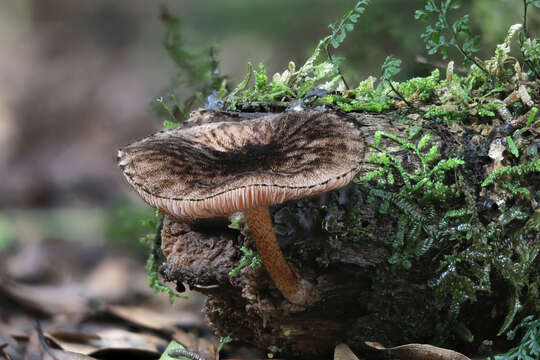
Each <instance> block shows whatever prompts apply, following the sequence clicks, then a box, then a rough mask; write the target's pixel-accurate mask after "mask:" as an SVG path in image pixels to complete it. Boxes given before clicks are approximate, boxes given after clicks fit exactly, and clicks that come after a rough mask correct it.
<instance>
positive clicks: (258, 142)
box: [118, 112, 365, 218]
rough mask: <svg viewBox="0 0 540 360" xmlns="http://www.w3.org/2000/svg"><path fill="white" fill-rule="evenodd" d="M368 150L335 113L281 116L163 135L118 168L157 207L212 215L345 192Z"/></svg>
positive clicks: (183, 214)
mask: <svg viewBox="0 0 540 360" xmlns="http://www.w3.org/2000/svg"><path fill="white" fill-rule="evenodd" d="M364 149H365V142H364V138H363V136H362V133H361V132H360V131H359V130H358V129H357V128H355V127H354V126H353V125H352V124H351V123H349V122H346V121H344V120H343V119H341V118H340V117H338V116H336V115H333V114H328V113H319V112H300V113H282V114H276V115H268V116H264V117H260V118H257V119H253V120H245V121H240V122H217V123H210V124H203V125H199V126H194V127H190V128H177V129H172V130H167V131H162V132H159V133H157V134H154V135H152V136H149V137H147V138H144V139H142V140H140V141H137V142H135V143H133V144H131V145H128V146H127V147H125V148H123V149H121V150H120V151H119V152H118V164H119V166H120V168H121V169H122V171H123V173H124V175H125V177H126V179H127V181H128V182H129V183H130V184H131V186H133V188H134V189H135V190H136V191H137V192H138V193H139V195H140V196H141V197H142V198H143V199H144V200H145V201H146V202H147V203H149V204H150V205H151V206H153V207H155V208H157V209H159V210H161V211H163V212H165V213H167V214H170V215H173V216H176V217H180V218H209V217H217V216H226V215H229V214H231V213H234V212H237V211H242V210H245V209H247V208H253V207H259V206H269V205H274V204H278V203H282V202H285V201H288V200H294V199H300V198H304V197H308V196H312V195H317V194H320V193H323V192H326V191H330V190H334V189H337V188H340V187H343V186H345V185H346V184H348V183H349V182H350V181H351V180H352V178H353V177H354V176H355V175H356V173H357V172H358V170H359V162H360V159H361V158H362V154H363V151H364Z"/></svg>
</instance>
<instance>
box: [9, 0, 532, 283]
mask: <svg viewBox="0 0 540 360" xmlns="http://www.w3.org/2000/svg"><path fill="white" fill-rule="evenodd" d="M462 3H463V6H462V8H461V9H460V10H459V11H458V12H457V14H458V15H460V16H461V15H462V14H463V13H466V12H468V13H470V14H471V23H472V29H473V32H474V33H478V34H481V36H482V51H483V53H481V54H480V55H479V56H480V57H487V56H491V54H492V51H493V49H494V47H495V45H496V44H497V42H501V41H502V39H503V38H504V35H505V33H506V30H507V29H508V27H509V26H510V25H511V24H514V23H518V22H521V16H522V1H521V0H474V1H463V2H462ZM160 4H162V6H165V7H166V8H167V9H168V11H169V13H170V14H172V15H174V16H177V17H178V18H179V19H180V21H181V26H182V28H181V29H182V36H183V41H184V42H185V44H186V46H187V47H189V48H192V49H198V50H200V51H208V52H210V50H209V49H210V48H212V49H214V53H215V57H216V59H217V60H218V61H219V63H220V66H219V69H220V71H221V74H222V75H228V76H229V85H230V86H231V87H234V86H235V85H236V84H237V83H238V82H239V81H240V80H241V79H242V77H243V76H244V74H245V72H246V69H247V62H248V61H252V62H253V63H254V64H257V63H259V62H263V63H264V64H265V65H266V68H267V70H268V73H269V74H273V73H274V72H277V71H283V70H284V69H285V68H286V67H287V64H288V62H289V60H293V61H295V62H296V63H297V64H299V65H301V64H302V63H303V62H304V61H305V59H306V58H307V57H308V56H309V55H310V54H311V52H312V51H313V48H314V46H315V45H316V44H317V42H318V40H319V39H321V38H323V37H325V36H326V35H327V34H328V33H329V29H328V24H329V23H331V22H335V21H338V20H339V19H340V18H341V17H342V15H343V14H344V13H345V12H346V11H348V10H349V9H350V8H352V6H353V5H354V4H355V1H353V0H335V1H326V0H294V1H291V0H274V1H263V0H228V1H218V0H207V1H188V0H175V1H173V0H167V1H161V3H158V2H154V1H146V0H130V1H125V0H124V1H110V0H108V1H105V0H93V1H87V2H80V1H70V0H48V1H43V0H17V1H10V0H1V1H0V44H1V46H2V51H0V251H4V253H5V254H14V252H16V251H20V250H21V248H22V247H24V246H23V245H21V243H22V244H25V243H27V242H29V243H32V244H35V243H41V242H43V241H67V242H76V243H79V244H85V246H87V244H93V245H94V246H103V245H105V244H113V245H114V246H118V247H120V248H122V249H126V250H125V251H135V255H134V256H135V258H137V259H138V258H140V259H141V261H142V259H143V258H144V256H143V254H142V253H141V252H137V251H138V250H136V249H138V245H137V244H138V242H137V241H136V238H137V237H138V236H139V235H140V234H141V233H143V232H144V231H145V230H144V229H143V228H142V227H141V226H140V220H141V219H143V218H145V217H147V216H149V215H150V214H151V213H152V211H151V209H149V208H148V207H147V206H145V205H144V203H143V202H142V201H141V200H139V198H138V197H137V196H136V195H135V193H134V192H133V191H131V189H130V188H129V187H128V186H127V184H126V183H125V182H124V180H123V178H122V177H121V174H120V171H119V169H118V168H117V166H116V163H115V155H116V150H117V148H118V147H120V146H122V145H124V144H127V143H129V142H131V141H134V140H136V139H138V138H140V137H142V136H145V135H148V134H150V133H152V132H154V131H156V130H158V129H160V128H161V123H162V120H160V119H157V118H156V117H155V116H154V115H152V113H151V111H150V110H149V109H150V104H151V103H152V102H155V100H156V99H157V98H158V97H159V96H165V95H167V94H168V91H169V89H170V88H172V87H174V88H175V89H176V90H175V91H177V95H178V96H179V97H181V98H182V97H184V98H185V97H188V96H190V95H191V94H190V93H189V91H190V89H189V88H185V89H182V88H179V87H178V85H177V84H174V85H173V80H172V79H173V78H174V74H175V73H176V72H178V69H177V68H175V65H174V63H173V62H172V61H171V60H170V59H169V58H168V56H167V52H166V51H165V49H164V47H163V39H164V34H165V32H164V27H163V24H162V23H161V21H160ZM424 4H425V1H423V0H409V1H402V0H374V1H372V4H371V5H370V6H369V7H368V8H367V10H366V12H365V14H364V15H363V16H362V17H361V18H360V21H359V23H358V25H357V27H356V29H355V31H354V32H353V33H352V34H351V35H350V36H349V37H348V38H347V39H346V41H345V43H344V44H343V45H342V46H341V47H340V48H339V49H338V51H337V52H336V55H338V56H344V57H346V59H345V60H344V63H343V65H342V70H343V73H344V75H345V77H346V78H347V80H348V81H349V83H350V84H352V85H354V86H355V85H356V84H357V83H358V81H360V80H362V79H364V78H366V77H367V76H369V75H375V76H377V75H378V74H379V69H380V65H381V64H382V62H383V61H384V58H385V57H386V56H387V55H394V56H396V57H399V58H401V59H402V60H403V67H402V72H401V74H400V75H399V77H401V78H402V79H405V78H408V77H410V76H419V75H426V74H428V73H429V72H430V71H431V70H432V69H433V65H429V64H428V65H426V64H422V63H421V62H419V60H418V56H419V55H420V56H423V57H425V58H426V59H427V62H428V63H432V64H434V63H436V62H437V61H439V60H440V59H439V58H437V57H429V56H428V55H427V54H426V51H425V50H424V43H423V41H422V40H421V39H420V34H421V32H422V31H423V29H424V26H425V25H424V24H422V23H420V22H418V21H416V20H414V11H415V10H416V9H420V8H423V6H424ZM539 24H540V14H539V11H538V10H537V9H536V8H532V9H531V11H530V13H529V26H530V28H529V30H530V31H531V32H532V33H533V35H538V33H539V31H538V30H539V29H538V26H539ZM456 59H457V58H456ZM133 249H135V250H133ZM35 252H36V251H35V250H34V253H35ZM137 254H139V255H137ZM0 255H1V253H0ZM28 256H30V255H28ZM33 256H34V257H30V258H24V257H23V259H26V260H24V261H29V260H28V259H34V260H32V261H37V260H36V259H38V258H39V256H38V255H36V254H34V255H33ZM6 258H12V257H11V256H6V257H4V259H6ZM21 261H23V260H21ZM24 261H23V264H24ZM0 265H1V264H0ZM20 266H21V267H22V268H24V266H23V265H20ZM16 269H19V270H17V271H11V273H12V274H11V275H12V276H19V277H20V276H21V272H20V271H22V270H21V269H20V268H16ZM4 270H5V269H4Z"/></svg>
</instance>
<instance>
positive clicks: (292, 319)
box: [161, 110, 540, 356]
mask: <svg viewBox="0 0 540 360" xmlns="http://www.w3.org/2000/svg"><path fill="white" fill-rule="evenodd" d="M261 115H262V114H260V113H232V112H220V111H211V110H202V111H199V112H197V113H195V114H193V115H192V117H191V119H190V120H189V122H190V123H192V124H199V123H205V122H214V121H238V120H243V119H245V118H250V117H257V116H261ZM342 116H344V117H348V118H349V119H354V123H355V124H356V126H357V127H358V128H359V129H360V130H361V131H362V132H363V133H364V134H365V139H366V142H367V144H368V145H369V146H368V148H367V150H366V152H365V153H364V154H363V159H361V160H362V162H363V168H362V171H361V173H360V174H359V175H358V177H360V178H361V177H362V176H366V175H367V174H372V175H373V171H375V170H377V169H380V168H381V167H382V166H383V165H381V158H380V156H381V154H386V155H385V156H386V157H387V158H391V159H392V160H391V161H394V164H393V165H392V166H393V169H394V170H395V168H396V166H397V167H399V166H401V167H402V170H399V169H398V170H395V171H394V172H392V171H387V172H382V173H381V174H383V177H381V176H379V180H377V179H376V178H375V176H373V177H371V176H370V177H367V178H364V179H365V183H366V184H372V185H370V186H368V187H366V186H364V187H362V183H360V184H358V183H353V184H351V185H349V186H348V187H346V188H343V189H340V190H336V191H332V192H329V193H326V194H323V195H320V196H317V197H313V198H308V199H303V200H299V201H294V202H288V203H286V204H282V205H279V206H274V207H272V208H271V213H272V216H273V222H274V230H275V232H276V234H277V235H278V239H279V242H280V246H281V247H282V249H283V250H284V253H285V254H286V257H287V258H288V260H289V261H290V262H291V263H292V264H294V266H295V267H296V268H297V269H298V270H299V272H300V273H301V274H302V276H303V277H304V278H306V279H308V280H311V281H313V282H314V283H315V284H316V286H317V288H318V289H319V290H320V292H321V294H322V299H321V301H319V302H318V303H316V304H314V305H312V306H310V307H302V306H298V305H294V304H292V303H290V302H288V301H287V300H285V299H284V298H283V296H282V295H281V294H280V292H279V291H278V290H277V289H276V288H275V286H274V284H273V283H272V281H271V279H270V278H269V277H268V275H267V273H266V271H265V269H264V266H259V267H255V266H251V265H249V264H248V265H247V266H244V267H243V268H239V267H238V265H239V263H240V261H241V259H242V258H245V253H246V249H254V247H253V245H252V244H251V241H250V239H249V236H247V234H246V232H245V231H241V230H237V229H233V228H231V227H230V219H214V220H212V221H195V222H192V223H188V222H182V221H179V220H178V219H175V218H173V217H171V216H165V218H164V224H163V230H162V232H161V248H162V250H163V252H164V254H165V256H166V259H167V261H166V262H165V263H164V264H163V265H162V266H161V273H162V275H163V276H164V278H165V279H166V280H168V281H173V282H176V283H177V284H178V287H179V288H182V287H183V285H182V284H185V285H188V286H189V287H190V288H191V289H194V290H196V291H199V292H201V293H204V294H205V295H207V300H206V304H205V307H204V310H203V311H204V313H205V314H206V316H207V318H208V320H209V322H210V325H211V327H212V328H213V329H214V330H215V332H216V334H217V335H218V336H230V337H231V338H233V339H235V340H239V341H243V342H247V343H250V344H254V345H256V346H258V347H260V348H262V349H265V350H266V351H267V352H271V353H277V354H281V355H284V356H314V355H316V356H322V355H325V356H327V355H328V354H330V353H331V352H332V351H333V348H334V346H335V345H336V344H337V343H339V342H345V343H347V344H348V345H349V346H350V347H351V348H353V349H354V350H356V351H357V352H367V351H369V350H368V349H367V347H365V345H364V341H378V342H381V343H383V344H384V345H386V346H396V345H401V344H404V343H409V342H415V343H431V344H434V345H443V346H454V347H457V348H459V349H461V350H462V351H465V352H467V351H475V350H476V349H477V348H478V346H479V345H480V344H481V342H482V341H483V340H485V339H489V340H497V339H502V337H497V334H498V332H499V331H500V330H502V328H504V327H506V328H508V326H509V325H510V324H511V323H515V321H517V319H518V318H520V317H523V316H525V315H527V314H538V312H539V311H540V301H539V300H538V287H539V282H540V281H539V280H538V278H539V277H540V276H539V275H540V261H539V258H540V256H539V257H537V256H536V255H537V254H538V252H536V253H533V250H534V249H537V248H538V247H539V243H540V239H539V235H538V227H539V224H540V219H539V218H540V210H539V208H538V199H537V198H536V197H537V196H538V194H535V193H534V191H535V190H536V191H538V189H539V188H540V187H539V183H540V180H539V179H538V177H539V176H538V173H537V172H533V173H532V175H531V176H530V177H529V178H528V179H527V180H526V182H527V184H526V185H528V186H529V188H530V189H532V190H533V194H532V196H531V197H529V199H528V200H526V203H527V204H530V207H528V208H525V209H523V208H520V211H521V216H516V217H515V218H514V219H510V220H508V219H507V220H504V219H501V217H504V216H509V215H507V211H506V209H509V208H511V207H512V206H514V207H515V206H516V205H517V204H518V202H520V201H522V199H521V200H520V199H516V198H515V197H512V196H510V195H507V194H506V193H505V194H506V195H503V194H502V193H498V191H499V188H498V187H497V185H496V184H495V185H493V184H492V185H491V189H489V187H486V186H484V187H482V186H481V183H482V181H484V179H485V178H486V177H487V175H488V174H489V173H490V172H491V171H493V169H495V168H497V166H498V167H500V166H501V164H502V165H505V161H506V160H505V159H504V158H505V156H506V155H507V154H506V153H505V152H504V151H500V153H498V154H497V156H495V155H493V153H494V152H496V149H497V144H498V143H500V140H501V138H504V137H505V136H506V133H504V132H501V130H504V129H502V128H501V127H497V126H494V127H493V128H492V129H491V131H490V132H487V133H486V132H485V131H484V133H482V132H481V131H476V130H477V129H476V130H474V129H473V128H472V127H467V126H460V127H459V129H458V128H457V127H456V126H441V125H440V124H438V123H435V122H428V121H425V120H423V119H422V117H421V116H419V115H409V116H401V115H400V116H398V115H397V113H389V114H365V113H349V114H342ZM502 126H503V127H504V126H505V125H502ZM428 132H429V133H430V138H429V146H427V147H426V149H425V150H422V149H420V150H422V153H424V154H426V153H427V152H428V150H430V149H435V151H436V152H437V154H438V159H439V160H440V159H448V158H450V157H456V158H460V159H462V160H463V162H464V164H463V165H462V166H460V167H459V169H457V168H456V167H449V168H448V169H447V170H445V172H444V176H443V177H442V178H441V177H440V176H439V178H438V179H430V178H429V176H432V175H426V177H428V179H427V180H425V182H430V181H432V180H433V182H435V181H439V182H440V183H441V184H444V185H445V186H447V187H446V188H444V189H445V191H452V192H453V195H452V196H447V197H444V196H446V195H444V194H443V195H440V196H439V197H437V196H436V195H433V196H432V197H431V198H429V199H431V200H429V199H428V200H426V199H424V198H422V199H423V200H422V201H420V200H418V202H417V201H416V200H415V199H414V196H415V195H414V194H415V193H414V192H413V191H412V190H411V192H409V193H405V192H403V191H402V189H403V188H404V186H406V185H407V184H406V182H407V181H408V180H407V179H404V177H403V176H400V171H404V172H407V173H410V174H414V173H415V171H416V170H417V169H419V168H421V167H424V170H426V169H425V168H426V167H427V168H428V170H429V169H433V167H435V164H437V162H436V161H435V162H433V165H428V164H425V163H423V160H422V159H421V158H420V157H419V156H417V154H416V153H415V152H416V151H417V150H419V148H418V146H416V148H411V147H410V146H407V145H405V143H407V142H409V141H410V142H411V143H414V144H417V145H419V141H422V140H419V139H420V138H422V137H423V135H425V134H426V133H428ZM381 133H384V134H385V135H384V136H382V137H381V136H380V134H381ZM377 134H379V135H377ZM526 135H527V134H526ZM528 135H529V140H528V141H529V144H531V143H532V144H536V145H538V136H536V135H535V134H528ZM393 137H394V139H392V138H393ZM395 139H401V140H403V141H401V140H400V141H401V142H400V141H396V140H395ZM531 139H532V140H531ZM494 149H495V150H494ZM499 155H500V156H499ZM377 159H379V160H377ZM396 161H397V162H398V163H399V164H397V163H395V162H396ZM496 162H499V164H498V165H497V164H495V163H496ZM388 166H389V167H390V165H388ZM417 172H418V171H417ZM425 173H426V174H433V172H431V173H430V171H426V172H425ZM381 174H379V175H381ZM420 181H424V180H420ZM408 185H409V186H411V184H408ZM522 185H523V184H522ZM421 186H422V185H420V187H421ZM441 186H442V185H441ZM382 189H385V190H382ZM419 191H422V189H420V190H419ZM426 192H428V189H427V188H426V190H425V191H424V193H426ZM424 193H423V194H424ZM392 194H398V195H396V196H394V197H393V195H392ZM422 196H424V195H422ZM535 196H536V197H535ZM441 199H442V200H441ZM430 201H431V202H430ZM456 209H462V210H456ZM452 211H454V212H455V213H452ZM456 213H460V214H461V216H463V215H464V214H467V215H468V216H466V217H464V218H459V216H460V215H455V214H456ZM448 214H451V215H448ZM452 214H454V215H452ZM447 215H448V219H446V218H445V216H447ZM415 216H416V218H415ZM445 219H446V220H445ZM455 219H457V220H455ZM460 219H461V220H460ZM415 221H417V222H418V224H417V225H418V227H420V228H421V230H418V231H417V230H414V226H415ZM445 221H446V223H445ZM452 221H453V224H456V221H457V222H458V223H459V222H462V223H463V224H461V223H460V224H458V225H463V227H466V229H464V230H463V229H462V230H460V229H459V228H458V226H457V225H456V226H455V227H450V226H448V223H450V222H452ZM504 221H506V222H505V223H504V224H502V222H504ZM404 224H405V225H404ZM501 224H502V225H501ZM465 225H467V226H465ZM445 226H446V227H445ZM499 226H503V227H504V229H505V230H504V232H498V233H497V234H495V235H489V236H488V235H486V234H487V233H488V232H489V231H491V230H493V229H494V228H495V229H498V227H499ZM452 229H453V230H452ZM456 229H457V230H456ZM490 229H491V230H490ZM509 229H510V230H509ZM413 231H416V234H415V235H414V236H413V235H411V236H410V237H409V236H407V234H410V233H412V232H413ZM445 231H446V232H445ZM452 231H453V232H454V233H451V232H452ZM497 231H498V230H497ZM399 232H402V233H405V235H403V234H402V235H401V237H400V235H399V234H398V233H399ZM409 238H411V239H413V240H410V239H409ZM400 239H401V242H400ZM407 239H409V240H407ZM497 239H499V240H501V241H503V243H504V244H503V243H501V244H500V246H499V245H491V243H492V242H495V241H498V240H497ZM408 241H413V244H411V243H408ZM484 243H486V244H484ZM487 243H489V244H487ZM482 244H484V245H485V246H484V245H482ZM520 246H522V247H523V246H525V247H526V248H527V249H528V250H530V253H527V252H526V251H522V252H521V253H520V252H519V250H516V249H519V248H520ZM508 249H512V251H508ZM534 251H536V250H534ZM473 252H474V254H473ZM482 252H484V253H482ZM396 253H398V255H399V256H397V257H396V255H395V254H396ZM519 254H523V257H521V258H520V256H519ZM524 254H528V256H529V257H528V258H527V259H525V255H524ZM492 256H498V257H502V256H507V257H509V258H507V259H505V261H507V262H509V265H508V267H507V268H506V270H504V269H503V267H502V266H501V269H499V268H498V265H497V264H498V263H495V262H494V261H495V260H492V259H490V257H492ZM460 257H461V258H460ZM389 259H390V261H389ZM396 259H398V260H399V259H401V260H400V261H397V260H396ZM497 261H498V260H497ZM520 262H521V264H520ZM501 263H502V260H501ZM474 264H476V265H477V266H478V267H477V268H475V266H476V265H474ZM510 264H513V265H516V266H517V265H519V266H520V269H521V270H520V271H516V270H515V268H514V267H512V266H513V265H512V266H510ZM510 268H512V269H510ZM516 268H517V267H516ZM235 269H236V270H239V271H236V272H237V275H236V276H233V275H231V272H233V270H235ZM508 269H510V270H508ZM505 271H508V273H512V274H514V275H512V276H514V277H512V276H510V275H508V273H507V272H505ZM233 273H234V272H233ZM514 278H515V279H516V280H515V282H513V280H512V279H514ZM517 304H520V307H519V309H518V308H516V306H518V305H517ZM518 310H519V311H518ZM516 314H517V315H516Z"/></svg>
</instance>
